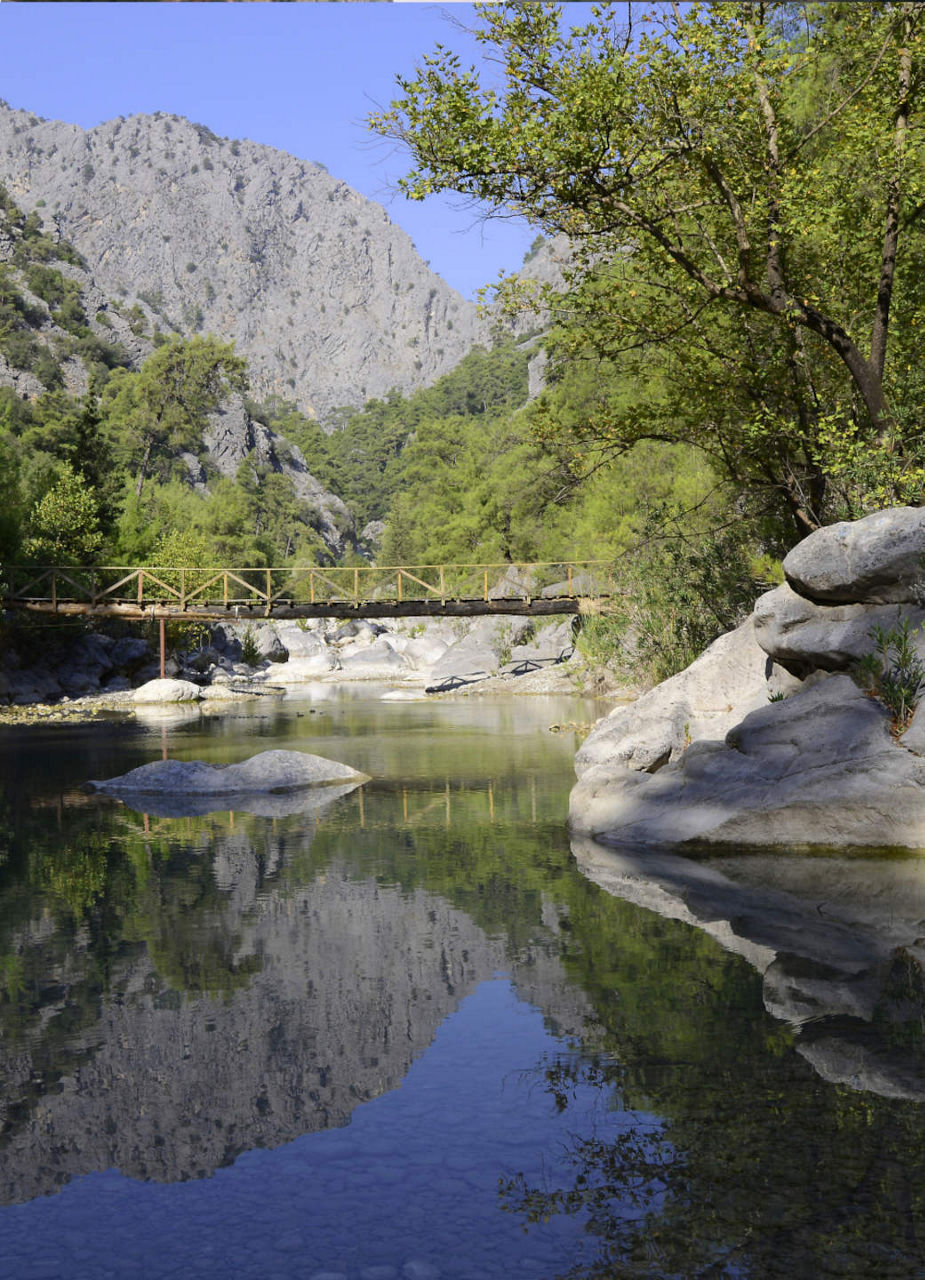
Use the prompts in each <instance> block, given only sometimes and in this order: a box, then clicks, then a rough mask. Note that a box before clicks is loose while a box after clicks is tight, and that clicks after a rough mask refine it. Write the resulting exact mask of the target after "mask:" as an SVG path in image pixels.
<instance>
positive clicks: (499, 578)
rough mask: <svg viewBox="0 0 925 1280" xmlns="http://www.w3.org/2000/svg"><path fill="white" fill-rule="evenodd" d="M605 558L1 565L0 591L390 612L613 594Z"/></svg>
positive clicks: (169, 606) (92, 608) (12, 597)
mask: <svg viewBox="0 0 925 1280" xmlns="http://www.w3.org/2000/svg"><path fill="white" fill-rule="evenodd" d="M614 568H615V567H614V565H613V563H612V562H611V561H604V560H586V561H548V562H543V563H530V564H526V563H524V564H444V565H401V566H383V567H372V566H367V565H360V566H355V567H354V566H350V567H321V566H317V565H307V566H302V567H292V566H288V567H284V568H250V569H247V568H245V569H237V568H192V569H191V568H170V567H159V566H147V565H144V566H139V567H136V568H129V567H124V566H113V565H97V566H93V567H62V566H60V565H46V566H35V565H31V566H30V565H2V566H0V598H2V600H3V603H4V604H5V605H6V606H7V607H17V606H20V607H36V608H41V609H42V610H43V611H51V612H57V611H59V610H60V611H66V612H77V611H79V612H87V613H91V612H101V613H102V612H107V611H113V612H115V611H120V610H124V611H128V610H131V612H132V613H134V614H136V615H137V614H139V613H145V612H147V611H148V610H149V609H151V610H153V609H155V608H158V609H160V610H163V611H166V612H168V613H178V614H186V615H196V614H202V613H206V612H212V613H214V612H216V611H217V610H228V611H233V610H235V609H238V610H246V611H247V612H248V613H254V612H258V611H259V612H261V613H263V614H265V615H266V616H269V615H270V614H272V613H273V612H274V611H282V610H284V609H286V608H291V607H296V608H297V607H298V606H306V607H309V608H311V609H313V610H317V609H318V608H321V607H323V606H328V605H339V606H348V607H349V606H351V605H352V606H353V607H355V608H357V607H359V606H361V605H362V606H368V607H371V606H374V605H377V604H382V605H383V606H387V607H388V608H389V610H390V612H393V613H394V612H397V611H400V609H401V607H402V606H404V605H408V604H410V603H412V602H417V603H421V602H424V603H427V604H429V605H431V606H433V611H434V612H438V611H439V609H440V606H447V605H448V602H451V601H452V602H457V603H465V602H471V603H479V604H481V605H482V606H483V611H484V607H487V606H488V605H490V603H491V602H492V601H495V602H498V601H512V600H523V601H525V602H529V601H535V600H543V599H545V600H565V601H569V600H577V599H579V598H585V597H593V598H596V599H601V598H606V597H608V596H611V595H613V594H614V591H615V584H614Z"/></svg>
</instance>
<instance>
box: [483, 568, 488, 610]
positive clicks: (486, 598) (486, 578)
mask: <svg viewBox="0 0 925 1280" xmlns="http://www.w3.org/2000/svg"><path fill="white" fill-rule="evenodd" d="M482 599H483V600H484V601H485V603H486V604H487V603H488V570H487V569H486V570H485V587H484V590H483V592H482Z"/></svg>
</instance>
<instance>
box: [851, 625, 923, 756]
mask: <svg viewBox="0 0 925 1280" xmlns="http://www.w3.org/2000/svg"><path fill="white" fill-rule="evenodd" d="M870 635H871V639H872V640H873V641H874V649H873V652H871V653H865V654H864V656H863V657H862V658H860V659H859V660H858V662H857V663H855V666H854V678H855V680H857V682H858V684H859V685H860V686H861V688H862V689H866V690H867V691H868V692H869V693H871V694H872V695H873V696H874V697H876V698H879V699H880V701H881V702H882V703H883V705H884V706H885V707H886V709H887V711H889V713H890V715H891V716H892V717H893V732H894V733H896V734H900V733H903V732H904V731H905V730H906V729H908V727H909V722H910V721H911V719H912V716H913V714H914V713H915V708H916V706H917V705H918V701H919V697H920V695H921V692H922V689H923V687H925V664H923V662H922V659H921V658H920V657H919V654H918V651H917V649H916V647H915V642H914V638H913V637H914V636H915V630H913V629H911V628H910V626H909V619H908V618H903V620H902V622H899V623H897V624H896V626H895V627H891V628H890V629H889V630H887V629H886V628H885V627H881V626H876V627H874V628H873V630H872V631H871V633H870Z"/></svg>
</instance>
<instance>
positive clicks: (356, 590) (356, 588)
mask: <svg viewBox="0 0 925 1280" xmlns="http://www.w3.org/2000/svg"><path fill="white" fill-rule="evenodd" d="M353 603H354V605H359V603H360V571H359V569H354V571H353Z"/></svg>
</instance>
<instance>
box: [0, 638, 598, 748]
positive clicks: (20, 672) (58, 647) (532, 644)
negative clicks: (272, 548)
mask: <svg viewBox="0 0 925 1280" xmlns="http://www.w3.org/2000/svg"><path fill="white" fill-rule="evenodd" d="M50 636H51V642H50V643H48V642H47V641H46V642H45V643H43V641H42V638H41V636H40V634H38V633H32V635H31V636H30V641H28V642H24V641H23V640H20V641H18V642H17V641H15V640H14V641H13V642H12V643H8V644H7V647H6V651H5V654H4V655H3V658H2V665H0V723H29V722H34V721H44V720H75V719H88V718H93V717H98V716H101V715H107V714H116V715H118V714H130V713H132V712H133V710H134V709H135V707H136V706H138V705H140V704H142V703H144V704H148V703H151V702H180V701H197V702H202V703H207V704H210V705H211V704H220V703H221V702H223V701H227V700H230V699H237V698H240V697H259V696H267V695H272V694H274V693H281V692H284V691H285V690H286V689H287V688H292V687H298V686H304V685H307V684H318V683H342V682H349V683H355V682H360V681H369V682H376V683H379V684H385V685H388V686H389V689H390V691H391V693H392V696H396V697H399V696H420V697H424V696H428V697H440V696H448V695H454V696H455V695H467V694H481V693H498V692H504V693H517V694H527V693H530V694H532V693H577V692H595V693H600V692H605V691H606V692H610V691H612V690H611V689H610V687H609V685H607V684H606V682H604V681H603V680H602V677H601V675H600V674H599V673H597V672H595V671H593V670H592V669H591V668H590V667H589V666H588V664H587V663H586V662H585V660H584V659H583V658H582V657H581V655H580V654H579V653H578V652H577V650H576V648H575V643H574V637H573V631H572V620H571V618H566V619H564V620H552V621H549V622H545V623H541V624H539V625H537V624H536V623H534V621H533V620H531V619H529V618H503V617H497V618H495V617H487V618H482V619H479V620H477V621H475V622H472V621H463V620H443V619H436V620H433V619H432V620H427V621H424V622H422V621H409V622H408V623H404V624H403V623H395V622H389V623H388V624H387V623H384V622H377V621H368V620H362V621H360V620H358V621H348V622H335V621H333V620H331V621H324V620H321V621H311V622H308V623H305V624H301V623H295V622H279V623H276V622H272V621H267V622H259V623H222V624H220V625H217V626H214V627H211V628H209V629H204V630H203V631H202V632H201V633H200V635H198V636H197V637H196V642H194V643H187V644H186V645H175V646H172V647H171V646H169V647H168V657H167V661H166V663H165V675H166V676H167V678H168V681H169V683H168V684H164V683H163V682H161V681H160V680H159V679H158V677H159V676H160V663H159V658H158V655H157V654H156V653H155V652H154V651H153V648H152V645H151V643H150V642H148V641H146V640H145V639H143V638H142V637H140V636H137V635H134V636H133V635H128V636H121V637H118V638H115V637H112V636H110V635H107V634H106V633H105V632H89V633H82V634H80V635H78V636H77V637H76V638H73V639H71V640H69V641H64V642H63V641H62V640H61V639H60V637H59V636H57V635H55V634H54V633H50ZM30 647H31V648H32V649H34V651H35V654H36V655H37V656H34V657H33V660H32V661H27V660H26V656H25V655H26V654H27V653H28V652H29V649H30ZM181 686H182V687H181Z"/></svg>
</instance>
